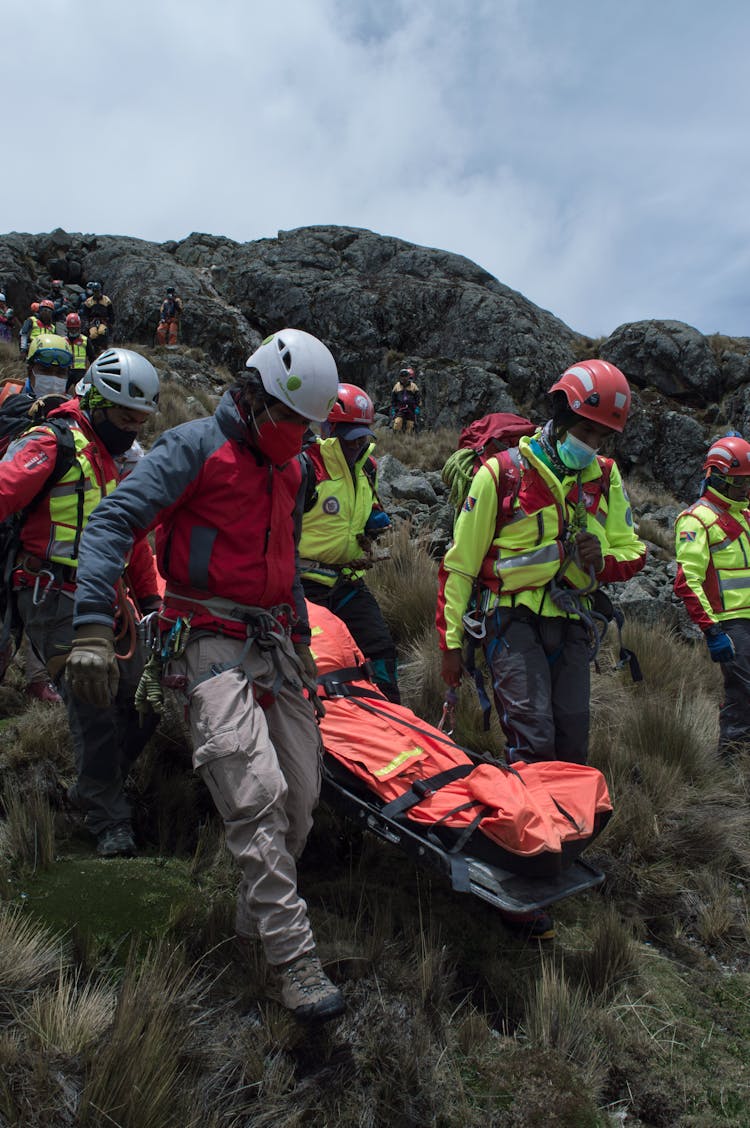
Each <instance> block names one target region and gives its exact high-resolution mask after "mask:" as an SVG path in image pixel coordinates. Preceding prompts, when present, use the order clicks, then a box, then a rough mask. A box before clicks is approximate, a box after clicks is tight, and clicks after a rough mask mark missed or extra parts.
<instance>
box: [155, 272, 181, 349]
mask: <svg viewBox="0 0 750 1128" xmlns="http://www.w3.org/2000/svg"><path fill="white" fill-rule="evenodd" d="M181 317H182V298H180V297H178V296H177V294H176V293H175V288H174V286H167V296H166V298H165V299H164V301H163V302H162V303H161V309H160V311H159V324H158V325H157V327H156V343H157V345H176V344H177V334H178V331H179V328H180V318H181Z"/></svg>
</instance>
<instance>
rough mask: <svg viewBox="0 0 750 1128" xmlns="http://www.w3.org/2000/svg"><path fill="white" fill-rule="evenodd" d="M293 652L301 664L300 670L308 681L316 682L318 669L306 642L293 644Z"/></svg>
mask: <svg viewBox="0 0 750 1128" xmlns="http://www.w3.org/2000/svg"><path fill="white" fill-rule="evenodd" d="M292 645H293V646H294V652H295V654H296V655H297V657H298V658H299V660H300V662H301V663H302V669H303V671H304V673H305V676H306V677H308V678H309V679H310V681H312V682H315V681H317V680H318V667H317V666H316V665H315V659H314V658H313V655H312V650H311V649H310V647H309V646H308V645H307V643H306V642H294V643H292Z"/></svg>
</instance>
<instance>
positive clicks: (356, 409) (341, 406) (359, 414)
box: [327, 384, 375, 427]
mask: <svg viewBox="0 0 750 1128" xmlns="http://www.w3.org/2000/svg"><path fill="white" fill-rule="evenodd" d="M374 418H375V408H374V407H373V405H372V400H371V399H370V397H369V396H368V394H367V392H366V391H365V390H364V388H358V387H357V385H356V384H339V386H338V388H337V390H336V402H335V403H334V405H333V407H332V408H331V410H330V411H329V413H328V419H327V422H328V423H330V424H331V426H335V425H336V424H337V423H348V424H355V423H356V424H357V425H358V426H362V427H371V426H372V421H373V419H374Z"/></svg>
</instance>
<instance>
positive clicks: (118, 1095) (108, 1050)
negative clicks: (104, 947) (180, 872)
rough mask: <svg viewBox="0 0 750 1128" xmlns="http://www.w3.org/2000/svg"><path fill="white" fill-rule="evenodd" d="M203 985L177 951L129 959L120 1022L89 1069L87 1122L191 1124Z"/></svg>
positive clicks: (84, 1105)
mask: <svg viewBox="0 0 750 1128" xmlns="http://www.w3.org/2000/svg"><path fill="white" fill-rule="evenodd" d="M202 993H203V988H202V987H200V986H199V985H198V982H197V980H196V979H195V977H194V975H193V973H192V972H191V971H189V970H187V969H186V968H185V966H184V963H183V961H182V959H181V957H180V954H179V952H178V951H176V950H172V951H170V950H169V949H167V948H166V947H165V946H161V945H160V946H157V947H155V948H153V949H151V950H150V951H149V952H148V953H147V954H146V956H145V958H144V959H143V961H142V962H141V963H140V964H139V963H138V962H137V961H136V959H135V957H134V956H131V959H130V960H129V962H128V966H127V968H126V971H125V978H124V981H123V984H122V987H121V989H120V993H119V998H118V1001H117V1009H116V1011H115V1013H114V1020H113V1023H112V1029H111V1032H110V1034H109V1037H108V1038H107V1040H106V1042H105V1043H104V1044H103V1045H101V1046H100V1047H99V1050H98V1053H97V1054H96V1056H95V1057H94V1058H93V1059H92V1060H91V1062H90V1065H89V1070H88V1072H87V1075H86V1082H85V1085H84V1089H83V1093H82V1099H81V1108H80V1124H81V1125H90V1126H93V1125H97V1126H98V1125H99V1124H101V1123H103V1122H104V1123H116V1124H118V1125H121V1126H122V1128H142V1126H143V1125H144V1124H149V1125H154V1128H158V1126H161V1125H171V1124H178V1123H182V1124H184V1123H186V1121H184V1120H180V1119H179V1116H180V1109H181V1107H182V1106H183V1103H184V1100H185V1095H186V1082H187V1079H188V1074H189V1070H188V1066H187V1064H186V1061H185V1057H184V1055H185V1053H186V1052H187V1049H188V1047H189V1045H190V1043H191V1041H192V1038H193V1034H194V1029H195V1027H196V1025H200V1022H201V1019H202V1017H204V1012H203V1011H202V1009H201V997H202Z"/></svg>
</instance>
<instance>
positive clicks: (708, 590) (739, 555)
mask: <svg viewBox="0 0 750 1128" xmlns="http://www.w3.org/2000/svg"><path fill="white" fill-rule="evenodd" d="M675 551H676V554H677V575H676V577H675V582H674V590H675V593H676V594H677V595H678V596H679V597H680V599H682V601H683V603H684V604H685V607H686V609H687V612H688V614H689V615H690V618H691V619H692V620H693V622H694V623H695V624H696V625H697V626H699V627H700V628H701V630H705V629H706V628H707V627H710V626H711V625H712V624H713V623H717V622H719V623H720V622H723V621H724V620H725V619H733V618H740V619H748V618H750V508H748V505H747V502H746V501H741V502H730V501H729V500H728V499H727V498H725V497H722V495H721V494H718V493H716V491H715V490H712V489H710V488H708V489H707V490H706V492H705V494H704V495H703V496H702V497H701V498H699V499H698V501H696V502H694V504H693V505H691V506H690V507H689V508H688V509H685V510H683V512H682V513H680V515H679V517H678V518H677V521H676V523H675Z"/></svg>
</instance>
